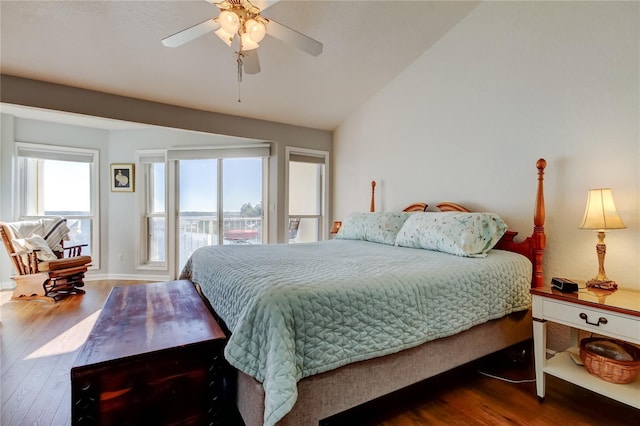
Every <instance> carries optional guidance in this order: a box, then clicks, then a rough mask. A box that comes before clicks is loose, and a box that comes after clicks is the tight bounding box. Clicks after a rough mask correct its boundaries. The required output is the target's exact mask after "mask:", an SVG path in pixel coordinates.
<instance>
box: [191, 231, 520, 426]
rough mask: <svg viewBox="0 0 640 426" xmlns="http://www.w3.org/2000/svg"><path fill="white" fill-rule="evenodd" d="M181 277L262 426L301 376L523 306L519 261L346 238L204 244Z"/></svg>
mask: <svg viewBox="0 0 640 426" xmlns="http://www.w3.org/2000/svg"><path fill="white" fill-rule="evenodd" d="M181 278H182V279H190V280H192V281H193V282H194V283H197V284H199V285H200V286H201V287H202V290H203V292H204V294H205V296H206V297H207V298H208V299H209V301H210V302H211V304H212V306H213V308H214V309H215V311H216V313H217V314H218V315H219V316H220V317H221V318H222V320H223V321H224V322H225V323H226V324H227V326H228V327H229V329H230V330H231V332H232V335H231V337H230V339H229V341H228V343H227V346H226V348H225V357H226V358H227V360H228V361H229V362H230V363H231V364H232V365H233V366H234V367H236V368H238V369H239V370H241V371H243V372H245V373H246V374H249V375H251V376H253V377H255V378H256V379H257V380H258V381H260V382H261V383H262V384H263V386H264V390H265V413H264V424H265V425H268V426H271V425H274V424H275V423H276V422H277V421H278V420H280V419H281V418H282V417H284V416H285V415H286V414H287V413H288V412H289V411H290V410H291V408H292V407H293V405H294V403H295V401H296V398H297V382H298V381H299V380H300V379H301V378H303V377H307V376H310V375H313V374H317V373H320V372H324V371H328V370H331V369H334V368H337V367H340V366H343V365H346V364H349V363H352V362H355V361H361V360H365V359H370V358H374V357H378V356H381V355H387V354H390V353H394V352H398V351H401V350H403V349H406V348H410V347H413V346H417V345H419V344H421V343H424V342H427V341H429V340H433V339H437V338H440V337H444V336H449V335H452V334H455V333H458V332H460V331H463V330H466V329H468V328H470V327H473V326H474V325H478V324H481V323H483V322H486V321H488V320H491V319H495V318H499V317H502V316H504V315H506V314H509V313H511V312H515V311H520V310H524V309H528V308H529V307H530V305H531V300H530V296H529V286H530V281H531V263H530V262H529V260H528V259H526V258H525V257H524V256H521V255H518V254H514V253H509V252H505V251H501V250H492V251H490V252H489V255H488V256H487V257H486V258H479V259H477V258H464V257H458V256H453V255H450V254H446V253H440V252H435V251H429V250H422V249H412V248H402V247H395V246H389V245H384V244H377V243H371V242H366V241H352V240H332V241H324V242H320V243H310V244H278V245H246V246H223V247H221V246H213V247H204V248H201V249H198V250H196V252H195V253H193V255H192V256H191V258H190V259H189V260H188V262H187V264H186V266H185V268H184V270H183V272H182V274H181Z"/></svg>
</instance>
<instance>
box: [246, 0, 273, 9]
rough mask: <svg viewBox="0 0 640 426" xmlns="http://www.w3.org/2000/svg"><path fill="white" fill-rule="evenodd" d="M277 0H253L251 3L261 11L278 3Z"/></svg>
mask: <svg viewBox="0 0 640 426" xmlns="http://www.w3.org/2000/svg"><path fill="white" fill-rule="evenodd" d="M278 1H279V0H253V1H252V2H251V4H252V5H254V6H255V7H257V8H259V9H260V11H261V12H264V10H265V9H266V8H268V7H271V6H273V5H274V4H276V3H278Z"/></svg>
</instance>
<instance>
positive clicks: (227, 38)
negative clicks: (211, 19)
mask: <svg viewBox="0 0 640 426" xmlns="http://www.w3.org/2000/svg"><path fill="white" fill-rule="evenodd" d="M214 33H215V35H217V36H218V37H219V38H220V40H222V41H223V42H224V43H225V44H226V45H227V46H229V47H231V42H232V41H233V34H229V33H228V32H226V31H225V30H224V28H222V27H220V28H218V29H217V30H216V31H214Z"/></svg>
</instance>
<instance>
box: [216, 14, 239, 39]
mask: <svg viewBox="0 0 640 426" xmlns="http://www.w3.org/2000/svg"><path fill="white" fill-rule="evenodd" d="M218 20H219V22H220V27H222V29H223V30H225V31H226V32H227V33H229V34H235V33H236V32H237V31H238V28H240V18H238V15H236V14H235V13H233V12H231V11H229V10H223V11H222V12H221V13H220V16H218Z"/></svg>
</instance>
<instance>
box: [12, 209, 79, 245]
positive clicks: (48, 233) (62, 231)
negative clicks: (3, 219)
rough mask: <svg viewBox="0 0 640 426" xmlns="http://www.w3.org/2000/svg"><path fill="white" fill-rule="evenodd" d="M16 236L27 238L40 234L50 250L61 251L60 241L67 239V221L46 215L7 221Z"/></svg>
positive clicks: (68, 230)
mask: <svg viewBox="0 0 640 426" xmlns="http://www.w3.org/2000/svg"><path fill="white" fill-rule="evenodd" d="M9 226H10V227H11V229H12V230H13V233H14V234H15V236H16V238H29V237H31V236H33V235H40V236H41V237H42V238H44V240H45V241H46V242H47V245H48V246H49V247H50V248H51V250H52V251H54V252H55V251H58V252H60V251H62V250H63V247H62V243H61V242H62V241H63V240H65V241H68V240H69V232H70V231H71V230H70V229H69V227H68V226H67V221H66V220H65V219H64V218H62V217H46V218H41V219H37V220H24V221H21V222H12V223H9Z"/></svg>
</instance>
